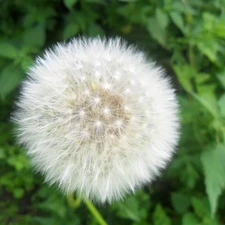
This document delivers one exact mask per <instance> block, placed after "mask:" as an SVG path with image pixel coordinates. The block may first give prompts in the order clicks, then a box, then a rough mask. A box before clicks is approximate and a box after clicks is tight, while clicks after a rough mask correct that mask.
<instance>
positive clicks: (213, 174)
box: [201, 144, 225, 215]
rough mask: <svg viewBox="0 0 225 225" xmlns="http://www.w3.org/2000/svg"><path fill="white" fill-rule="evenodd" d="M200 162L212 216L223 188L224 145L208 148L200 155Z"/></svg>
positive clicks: (224, 178)
mask: <svg viewBox="0 0 225 225" xmlns="http://www.w3.org/2000/svg"><path fill="white" fill-rule="evenodd" d="M201 161H202V164H203V170H204V174H205V185H206V192H207V194H208V197H209V202H210V206H211V213H212V215H214V214H215V212H216V209H217V204H218V198H219V196H220V194H221V193H222V191H223V189H224V188H225V163H224V162H225V145H224V144H217V145H215V146H210V147H209V148H208V149H206V150H205V151H204V152H203V153H202V155H201Z"/></svg>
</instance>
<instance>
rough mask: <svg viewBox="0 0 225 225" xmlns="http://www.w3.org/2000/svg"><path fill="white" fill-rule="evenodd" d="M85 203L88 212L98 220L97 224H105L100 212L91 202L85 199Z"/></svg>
mask: <svg viewBox="0 0 225 225" xmlns="http://www.w3.org/2000/svg"><path fill="white" fill-rule="evenodd" d="M85 204H86V206H87V208H88V209H89V210H90V212H91V213H92V215H93V216H94V217H95V219H96V220H97V221H98V222H99V224H101V225H107V223H106V222H105V220H104V219H103V218H102V216H101V214H100V213H99V212H98V210H97V209H96V207H95V206H94V205H93V204H92V202H90V201H89V200H86V201H85Z"/></svg>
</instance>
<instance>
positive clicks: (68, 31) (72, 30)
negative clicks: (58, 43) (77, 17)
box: [63, 23, 79, 39]
mask: <svg viewBox="0 0 225 225" xmlns="http://www.w3.org/2000/svg"><path fill="white" fill-rule="evenodd" d="M78 32H79V26H78V25H77V23H69V24H67V25H66V27H65V29H64V31H63V38H64V39H68V38H71V37H73V36H75V35H77V34H78Z"/></svg>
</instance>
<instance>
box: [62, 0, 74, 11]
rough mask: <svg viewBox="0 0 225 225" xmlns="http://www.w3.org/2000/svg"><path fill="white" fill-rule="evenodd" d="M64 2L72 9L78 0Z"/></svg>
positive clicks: (65, 0) (64, 0)
mask: <svg viewBox="0 0 225 225" xmlns="http://www.w3.org/2000/svg"><path fill="white" fill-rule="evenodd" d="M63 2H64V4H65V6H66V7H67V8H68V9H71V8H72V7H73V6H74V5H75V3H76V2H77V0H63Z"/></svg>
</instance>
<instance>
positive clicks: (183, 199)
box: [171, 193, 190, 214]
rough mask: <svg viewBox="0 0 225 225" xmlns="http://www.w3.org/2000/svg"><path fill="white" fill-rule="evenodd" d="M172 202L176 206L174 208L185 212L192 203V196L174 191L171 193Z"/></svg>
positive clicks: (181, 212) (179, 211)
mask: <svg viewBox="0 0 225 225" xmlns="http://www.w3.org/2000/svg"><path fill="white" fill-rule="evenodd" d="M171 202H172V205H173V207H174V209H175V210H176V211H177V212H178V213H180V214H183V213H184V212H186V211H187V209H188V207H189V205H190V198H189V196H187V195H184V194H182V193H172V194H171Z"/></svg>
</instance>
